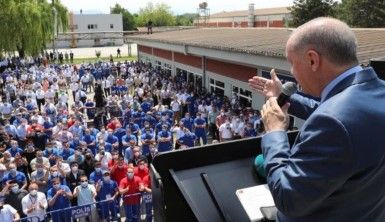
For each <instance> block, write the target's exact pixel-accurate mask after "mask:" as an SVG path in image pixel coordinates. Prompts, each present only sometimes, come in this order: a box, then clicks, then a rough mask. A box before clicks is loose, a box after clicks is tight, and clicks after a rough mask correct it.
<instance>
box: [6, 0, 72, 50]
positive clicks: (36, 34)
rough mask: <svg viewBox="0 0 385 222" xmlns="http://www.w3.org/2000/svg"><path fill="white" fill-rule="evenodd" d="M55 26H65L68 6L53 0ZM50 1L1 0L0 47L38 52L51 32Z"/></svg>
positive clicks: (52, 29) (51, 37)
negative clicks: (56, 22)
mask: <svg viewBox="0 0 385 222" xmlns="http://www.w3.org/2000/svg"><path fill="white" fill-rule="evenodd" d="M54 7H55V8H56V10H57V15H58V16H57V17H58V19H57V21H58V26H59V27H60V28H61V30H66V29H67V26H68V16H67V9H66V8H65V7H64V6H63V5H62V4H61V3H60V2H59V1H56V2H55V4H54ZM53 21H54V18H53V11H52V4H51V3H48V2H47V0H1V1H0V24H1V25H2V27H1V28H0V36H1V37H0V51H2V52H3V53H7V52H10V53H13V52H15V51H18V52H19V55H20V56H22V57H23V56H24V54H27V55H37V54H38V53H40V52H41V50H42V49H43V48H45V45H46V43H48V42H50V41H52V39H53V36H54V24H53Z"/></svg>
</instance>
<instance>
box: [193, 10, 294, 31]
mask: <svg viewBox="0 0 385 222" xmlns="http://www.w3.org/2000/svg"><path fill="white" fill-rule="evenodd" d="M203 6H205V5H203ZM208 10H209V9H204V8H203V9H199V13H198V14H200V15H201V16H200V17H199V18H198V19H196V21H195V25H196V26H200V27H233V28H246V27H286V26H287V21H289V20H290V11H289V9H288V7H278V8H263V9H254V4H249V9H248V10H241V11H229V12H225V11H224V12H219V13H215V14H211V15H209V14H208V13H209V12H208ZM202 12H203V13H202Z"/></svg>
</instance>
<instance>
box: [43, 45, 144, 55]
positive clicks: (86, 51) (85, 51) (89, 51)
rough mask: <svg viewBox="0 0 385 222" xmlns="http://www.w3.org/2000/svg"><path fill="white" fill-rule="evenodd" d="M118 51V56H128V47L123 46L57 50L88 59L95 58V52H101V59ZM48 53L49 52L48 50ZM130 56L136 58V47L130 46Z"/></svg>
mask: <svg viewBox="0 0 385 222" xmlns="http://www.w3.org/2000/svg"><path fill="white" fill-rule="evenodd" d="M118 48H119V49H120V54H121V55H122V56H128V45H127V44H124V45H121V46H108V47H90V48H73V49H70V48H63V49H58V51H59V52H63V53H65V52H68V53H69V52H70V51H72V52H73V53H74V57H75V58H90V57H96V55H95V51H96V50H100V51H101V57H109V56H110V55H113V56H114V57H115V56H116V54H117V52H116V50H118ZM48 51H50V50H48ZM131 55H132V56H136V55H138V52H137V45H136V44H131Z"/></svg>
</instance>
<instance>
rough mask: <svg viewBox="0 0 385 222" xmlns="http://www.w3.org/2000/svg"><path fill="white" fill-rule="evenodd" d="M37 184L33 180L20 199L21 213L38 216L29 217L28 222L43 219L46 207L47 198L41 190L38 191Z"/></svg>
mask: <svg viewBox="0 0 385 222" xmlns="http://www.w3.org/2000/svg"><path fill="white" fill-rule="evenodd" d="M38 190H39V186H38V185H37V183H35V182H31V184H30V185H29V188H28V191H29V194H27V195H26V196H25V197H23V199H22V200H21V205H22V207H23V213H24V214H25V215H27V217H38V218H39V219H37V218H32V219H30V222H39V221H44V218H45V214H46V209H47V207H48V203H47V198H46V196H45V194H44V193H43V192H39V191H38Z"/></svg>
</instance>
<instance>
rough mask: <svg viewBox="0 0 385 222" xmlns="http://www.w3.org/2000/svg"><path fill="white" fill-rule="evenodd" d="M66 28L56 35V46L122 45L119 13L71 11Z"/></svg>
mask: <svg viewBox="0 0 385 222" xmlns="http://www.w3.org/2000/svg"><path fill="white" fill-rule="evenodd" d="M68 29H69V30H67V32H66V33H60V34H59V35H58V36H57V38H56V40H55V46H56V48H76V47H97V46H115V45H116V46H118V45H123V18H122V15H121V14H72V13H71V14H70V15H69V28H68ZM50 47H52V45H51V46H50Z"/></svg>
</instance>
